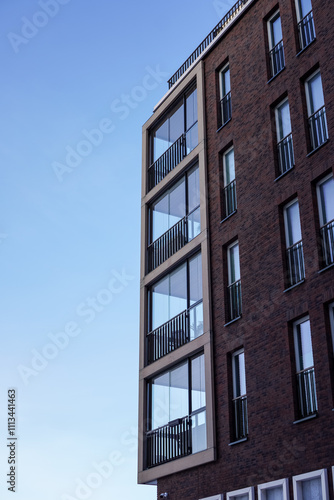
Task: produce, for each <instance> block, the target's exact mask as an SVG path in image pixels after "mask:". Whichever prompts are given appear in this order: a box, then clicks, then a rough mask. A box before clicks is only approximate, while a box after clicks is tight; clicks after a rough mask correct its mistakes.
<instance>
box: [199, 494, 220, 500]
mask: <svg viewBox="0 0 334 500" xmlns="http://www.w3.org/2000/svg"><path fill="white" fill-rule="evenodd" d="M223 498H224V495H223V494H222V493H219V495H213V496H212V497H205V498H200V499H199V500H223Z"/></svg>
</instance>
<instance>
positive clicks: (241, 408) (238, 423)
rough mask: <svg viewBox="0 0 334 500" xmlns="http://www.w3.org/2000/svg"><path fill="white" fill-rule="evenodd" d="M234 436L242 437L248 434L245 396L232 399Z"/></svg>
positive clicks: (236, 437)
mask: <svg viewBox="0 0 334 500" xmlns="http://www.w3.org/2000/svg"><path fill="white" fill-rule="evenodd" d="M233 413H234V434H235V435H234V438H235V439H236V440H238V439H243V438H245V437H247V436H248V417H247V396H245V395H244V396H240V397H238V398H235V399H233Z"/></svg>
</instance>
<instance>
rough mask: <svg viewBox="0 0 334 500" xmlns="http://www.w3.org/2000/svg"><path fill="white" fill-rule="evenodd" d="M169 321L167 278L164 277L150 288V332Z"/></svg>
mask: <svg viewBox="0 0 334 500" xmlns="http://www.w3.org/2000/svg"><path fill="white" fill-rule="evenodd" d="M169 319H170V316H169V276H166V278H163V279H162V280H160V281H159V282H158V283H157V284H156V285H154V286H153V287H152V327H151V328H152V330H154V329H155V328H157V327H158V326H160V325H162V324H164V323H166V321H168V320H169Z"/></svg>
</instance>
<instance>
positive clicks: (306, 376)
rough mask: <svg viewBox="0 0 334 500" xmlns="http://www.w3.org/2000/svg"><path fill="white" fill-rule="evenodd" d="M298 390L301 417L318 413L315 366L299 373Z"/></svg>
mask: <svg viewBox="0 0 334 500" xmlns="http://www.w3.org/2000/svg"><path fill="white" fill-rule="evenodd" d="M297 390H298V404H299V413H300V417H301V418H305V417H308V416H310V415H313V414H314V413H316V412H317V410H318V406H317V395H316V388H315V376H314V368H313V367H311V368H307V369H306V370H303V371H301V372H299V373H297Z"/></svg>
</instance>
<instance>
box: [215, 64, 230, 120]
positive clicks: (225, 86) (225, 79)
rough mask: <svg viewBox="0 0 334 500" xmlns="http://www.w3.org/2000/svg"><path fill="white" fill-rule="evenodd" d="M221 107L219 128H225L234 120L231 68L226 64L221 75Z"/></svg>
mask: <svg viewBox="0 0 334 500" xmlns="http://www.w3.org/2000/svg"><path fill="white" fill-rule="evenodd" d="M219 88H220V106H219V114H218V116H219V119H218V122H219V123H218V126H219V127H223V126H224V125H225V124H226V123H227V122H228V121H230V120H231V118H232V101H231V81H230V66H229V64H226V66H224V67H223V69H222V70H221V71H220V73H219Z"/></svg>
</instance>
